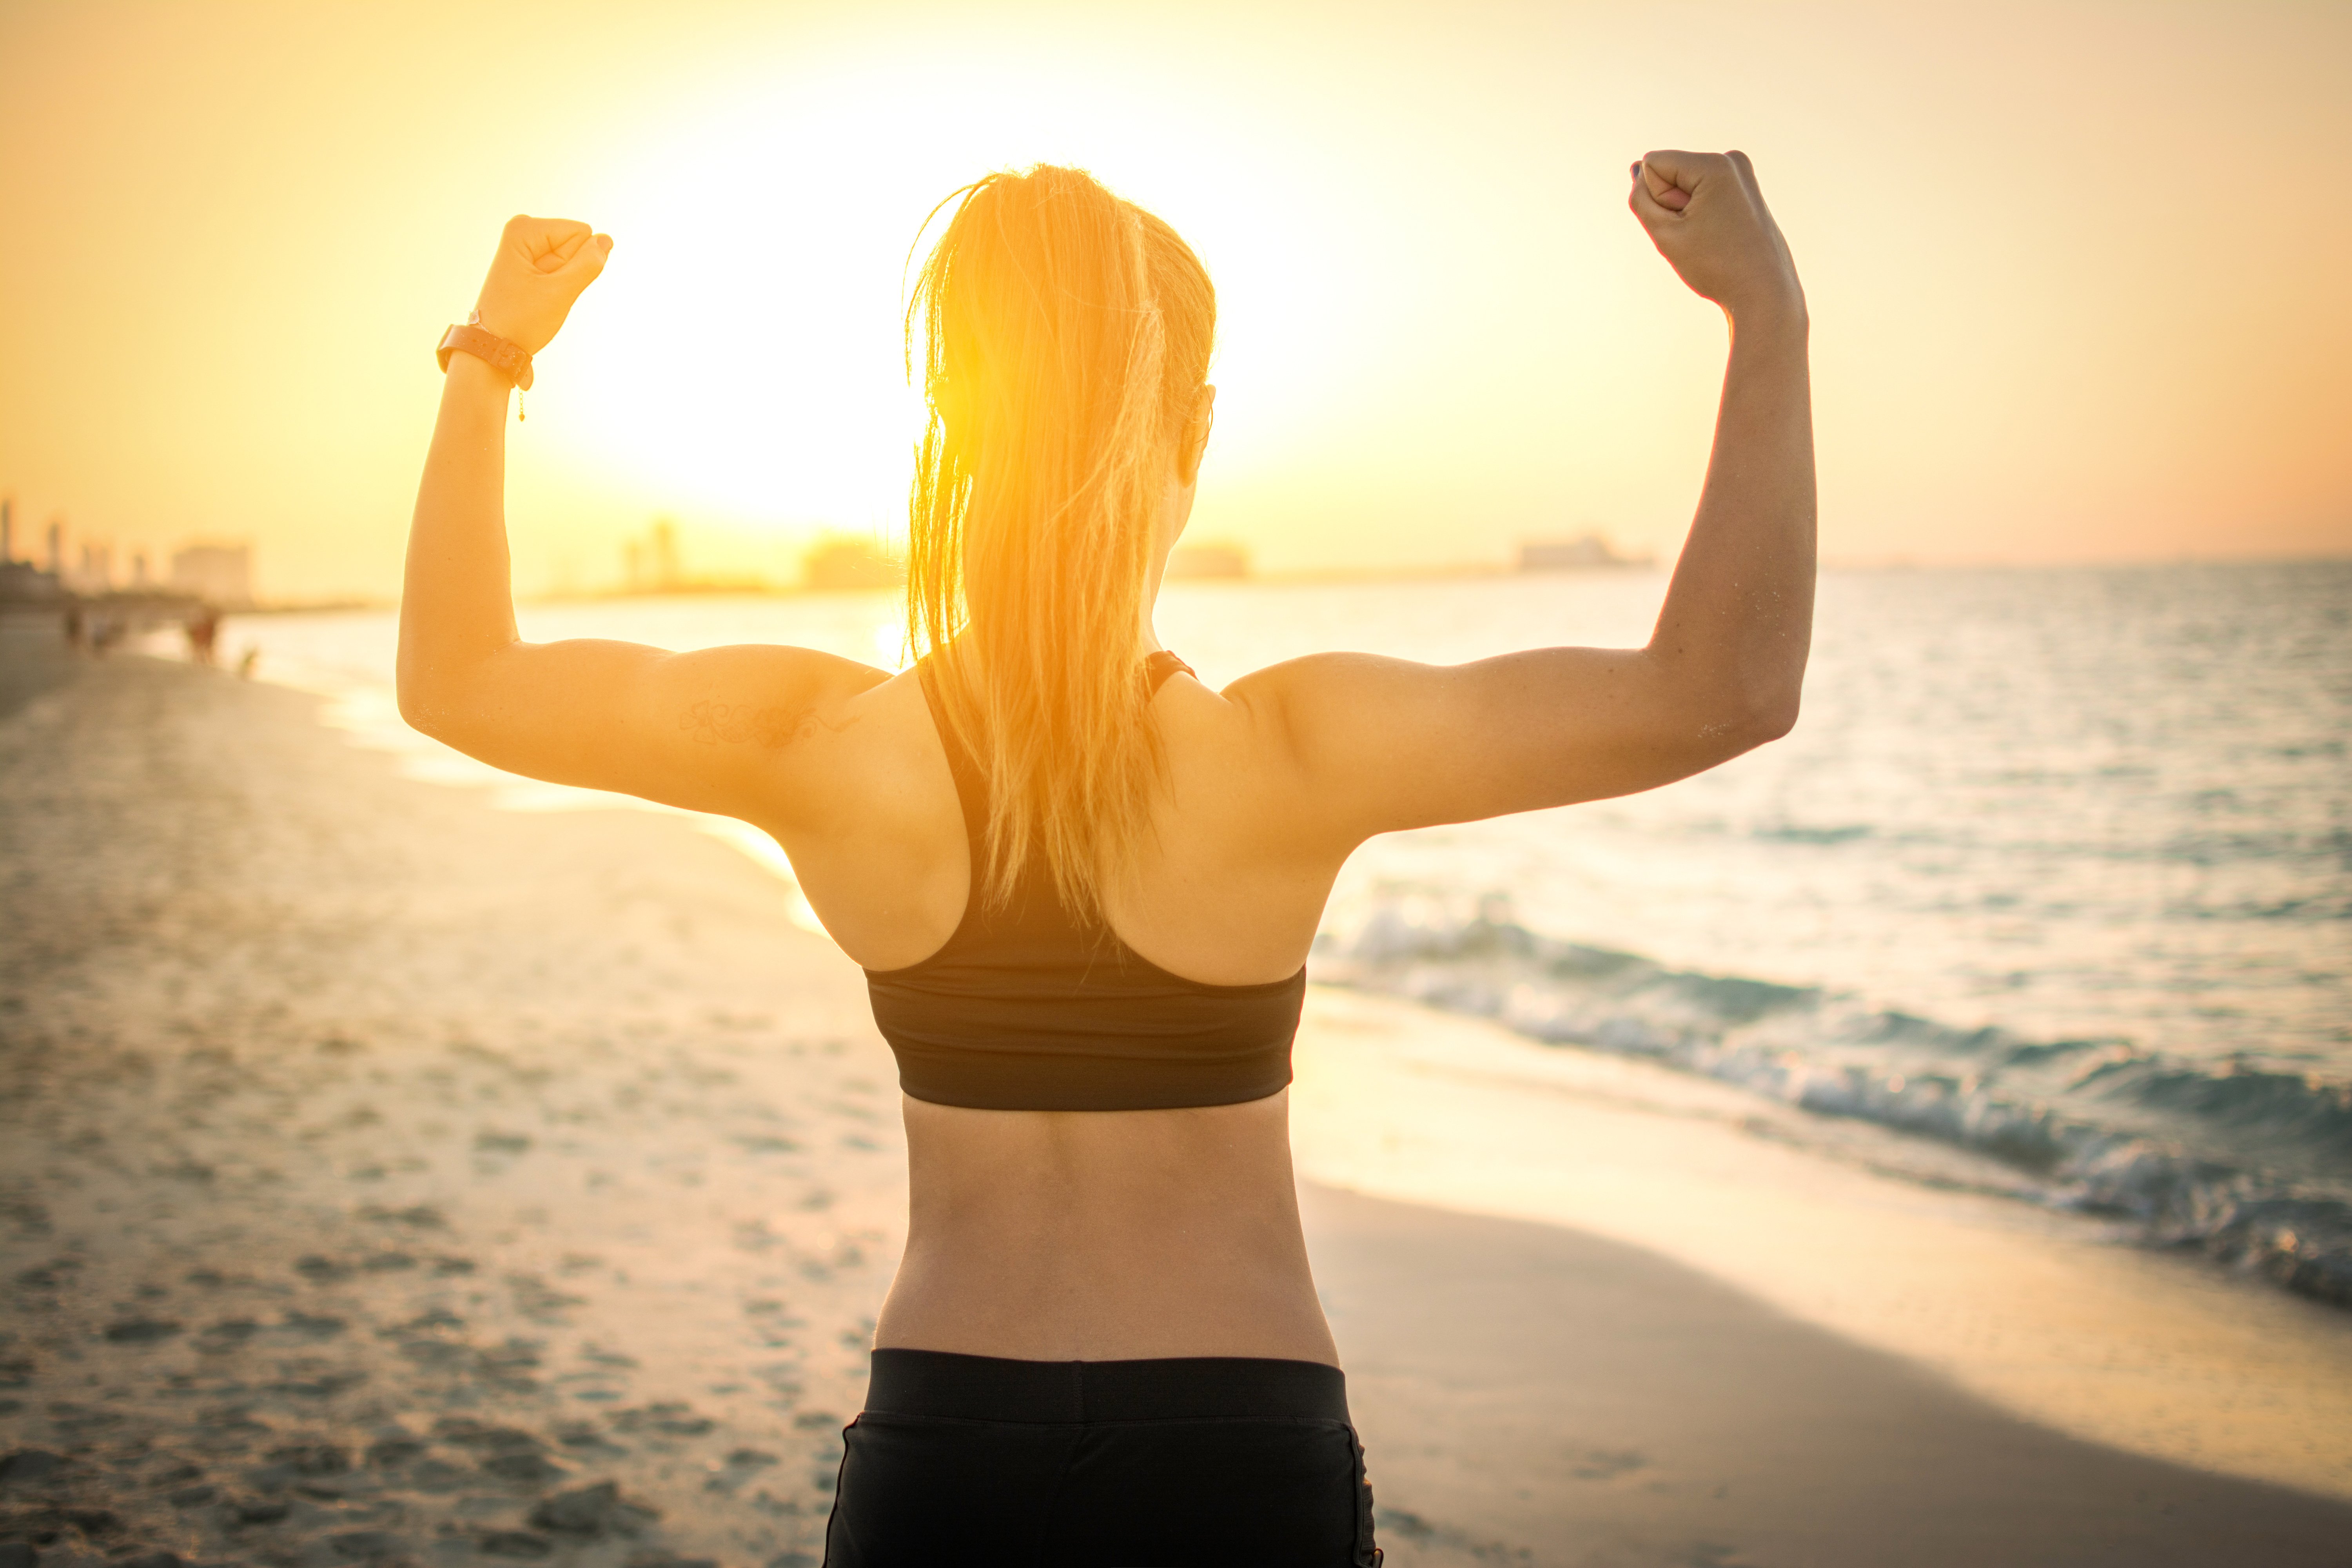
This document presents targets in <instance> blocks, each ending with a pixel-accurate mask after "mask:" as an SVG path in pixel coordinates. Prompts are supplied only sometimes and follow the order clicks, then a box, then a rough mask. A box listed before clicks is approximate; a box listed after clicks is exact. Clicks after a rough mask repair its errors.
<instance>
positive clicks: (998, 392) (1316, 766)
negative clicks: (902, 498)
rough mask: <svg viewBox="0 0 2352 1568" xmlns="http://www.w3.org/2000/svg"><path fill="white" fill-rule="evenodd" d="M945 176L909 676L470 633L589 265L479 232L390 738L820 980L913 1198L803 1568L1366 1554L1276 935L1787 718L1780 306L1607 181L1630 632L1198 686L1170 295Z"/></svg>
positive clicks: (1146, 232) (1289, 990) (428, 469)
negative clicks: (1638, 454) (588, 840)
mask: <svg viewBox="0 0 2352 1568" xmlns="http://www.w3.org/2000/svg"><path fill="white" fill-rule="evenodd" d="M959 195H961V198H962V199H961V205H960V206H958V208H957V209H956V211H955V213H954V215H953V216H952V218H951V220H950V223H949V224H948V226H947V229H946V231H945V234H944V236H943V237H942V238H941V239H940V243H939V246H938V247H937V248H936V249H935V250H934V251H933V252H932V254H931V256H930V258H929V262H928V263H927V265H926V266H925V268H924V269H923V271H922V274H921V276H920V279H919V286H918V288H917V290H916V293H915V302H914V309H913V310H911V311H910V312H909V330H910V335H919V341H920V345H921V352H922V359H923V365H924V374H925V386H926V390H927V393H928V395H929V407H930V424H929V430H928V432H927V434H926V435H925V437H924V439H923V443H922V447H921V449H920V456H919V462H918V468H917V475H916V479H915V486H914V500H913V509H912V531H911V555H910V562H909V573H908V617H909V625H910V627H911V630H912V634H913V638H914V642H915V646H916V647H918V648H919V649H921V650H923V651H924V653H925V656H926V657H924V658H923V659H922V660H921V661H920V662H919V664H918V665H917V666H916V668H911V669H908V670H906V671H903V672H901V673H899V674H897V675H891V674H889V673H887V672H886V671H884V670H880V669H874V668H867V667H866V666H864V665H861V664H856V663H853V662H851V661H849V660H846V659H842V658H834V657H832V656H831V655H828V654H822V653H814V652H811V651H809V650H806V649H803V648H793V647H726V648H715V649H711V650H709V651H707V652H700V653H688V654H668V653H664V652H662V651H660V650H658V649H655V648H649V647H635V646H631V645H627V644H621V643H605V642H565V643H555V644H551V645H547V646H535V645H532V644H528V643H524V642H521V641H520V640H519V639H518V638H517V637H516V633H515V623H514V617H513V612H512V607H511V603H510V599H509V589H508V577H507V555H506V542H505V533H504V523H503V519H502V489H503V476H502V471H501V465H502V443H503V428H504V419H505V409H506V402H507V393H508V390H509V384H510V382H511V381H512V380H514V379H518V378H520V380H521V381H522V383H523V384H525V385H528V384H529V380H528V377H529V362H528V360H527V358H525V357H523V356H524V355H525V354H527V353H529V352H535V351H537V350H538V349H540V348H541V347H543V346H544V345H545V344H546V343H547V342H548V341H549V340H550V339H551V338H552V337H553V336H554V335H555V333H556V331H557V329H558V328H560V327H561V326H562V323H563V320H564V317H565V315H566V313H567V312H568V311H569V310H570V309H571V306H572V301H573V300H575V299H576V298H577V297H578V296H579V294H580V291H581V290H582V289H584V288H586V287H587V286H588V284H589V283H590V282H592V281H593V279H595V278H596V276H597V275H598V273H599V272H600V271H601V270H602V269H603V267H604V259H605V257H606V255H607V253H608V252H609V250H610V248H611V243H612V242H611V241H610V240H609V239H607V238H605V237H604V236H601V235H593V234H591V232H590V231H589V230H588V229H587V228H586V227H585V226H582V225H579V224H572V223H561V222H551V221H545V220H539V219H532V218H517V219H515V220H514V221H513V222H512V223H510V224H509V225H508V226H507V229H506V234H505V237H504V240H503V242H502V244H501V246H500V248H499V255H498V258H497V259H496V260H495V261H494V262H493V263H492V264H491V267H490V271H489V276H488V280H487V281H486V282H485V283H484V285H483V287H482V292H481V296H480V303H479V308H478V311H477V314H476V318H475V326H474V328H473V329H472V330H471V331H470V332H468V331H466V330H461V329H452V331H451V337H450V339H449V340H446V341H445V346H444V350H443V357H444V361H445V365H446V370H447V373H448V375H447V385H446V389H445V391H444V393H443V396H442V403H441V414H440V421H439V424H438V425H437V426H436V429H435V433H434V437H433V447H432V452H431V455H430V457H429V458H428V459H427V461H426V466H425V479H424V484H423V488H422V489H421V491H420V493H419V495H418V498H417V504H416V517H415V528H414V531H413V532H412V534H411V538H410V544H409V555H408V582H407V593H406V597H405V598H404V601H403V604H402V612H401V647H400V697H401V709H402V711H403V713H404V714H405V715H406V717H407V719H408V721H410V722H411V723H412V724H414V725H415V726H416V727H417V728H418V729H420V730H423V731H425V732H427V733H429V734H433V735H436V736H438V737H440V738H441V739H443V740H445V741H446V742H449V743H451V744H452V745H455V746H457V747H458V748H459V749H460V750H463V751H465V752H470V753H471V754H473V755H474V756H477V757H479V758H481V759H483V760H484V761H487V762H489V763H494V764H496V765H498V766H499V767H502V768H506V769H509V770H511V771H513V772H516V773H527V774H530V775H531V776H533V777H536V778H542V779H551V780H556V781H559V782H562V783H566V784H583V785H586V786H589V787H592V788H598V789H611V790H624V791H627V792H629V793H632V794H635V795H644V796H646V797H647V798H650V799H653V800H659V801H666V802H668V803H670V804H673V805H681V806H687V807H690V808H693V809H695V810H699V811H711V812H721V813H725V814H728V815H730V816H738V817H741V818H743V819H745V820H746V821H750V822H752V823H755V824H757V825H758V826H761V827H762V828H764V829H766V830H767V831H769V832H770V833H772V834H773V835H774V836H775V837H776V838H777V839H778V840H779V841H780V842H781V843H782V845H783V847H784V848H785V849H786V850H787V851H788V852H789V854H790V855H791V857H792V861H793V868H794V869H795V872H796V874H797V875H798V876H799V878H800V880H801V884H802V887H803V889H804V890H805V892H806V894H807V897H808V899H809V901H810V902H811V903H812V904H813V905H814V907H815V909H816V910H817V912H818V914H819V915H820V916H822V917H823V919H824V924H825V927H826V929H827V930H828V931H831V932H832V933H833V935H834V937H835V939H836V940H837V941H838V942H840V944H841V946H842V948H843V949H844V950H845V952H848V953H849V954H850V956H851V957H853V958H855V959H856V961H857V962H858V963H861V964H863V965H864V966H865V967H866V973H867V977H868V983H869V985H870V988H871V992H872V996H873V1002H874V1010H875V1016H876V1020H877V1024H878V1025H879V1026H880V1027H881V1029H882V1032H883V1034H884V1035H885V1037H887V1039H888V1040H889V1042H890V1044H891V1046H892V1047H893V1048H894V1049H895V1050H896V1051H897V1053H898V1060H899V1068H900V1078H901V1084H902V1088H903V1089H904V1090H905V1116H906V1123H907V1144H908V1163H909V1166H910V1176H911V1186H910V1205H911V1214H910V1217H909V1223H908V1237H907V1251H906V1257H905V1259H904V1261H903V1262H902V1263H901V1265H900V1267H899V1270H898V1278H897V1279H896V1281H895V1282H894V1283H893V1284H892V1286H891V1289H890V1293H889V1297H888V1300H887V1302H886V1304H885V1305H884V1307H883V1310H882V1314H881V1318H880V1321H879V1325H878V1327H877V1330H876V1332H875V1351H874V1372H873V1383H872V1386H871V1389H870V1392H869V1394H868V1399H867V1404H866V1410H865V1412H864V1413H863V1414H861V1415H859V1416H858V1418H857V1419H856V1422H855V1423H853V1424H852V1426H850V1428H849V1429H848V1431H847V1433H846V1434H845V1458H844V1460H843V1464H842V1473H841V1482H840V1489H839V1492H838V1495H837V1498H836V1500H835V1510H834V1517H833V1522H832V1526H831V1530H830V1532H829V1537H828V1549H827V1551H828V1554H827V1562H828V1563H832V1564H834V1565H835V1568H853V1565H877V1564H878V1565H893V1564H916V1563H950V1562H952V1563H1000V1562H1001V1563H1051V1564H1071V1565H1077V1564H1113V1563H1116V1564H1145V1563H1150V1564H1177V1563H1182V1564H1196V1563H1197V1564H1220V1565H1228V1564H1241V1563H1248V1564H1258V1565H1267V1564H1299V1565H1302V1568H1304V1565H1316V1568H1323V1565H1330V1568H1338V1565H1339V1564H1345V1563H1377V1562H1378V1561H1379V1556H1380V1554H1379V1552H1378V1551H1377V1550H1376V1549H1375V1548H1374V1546H1373V1544H1372V1533H1371V1499H1370V1490H1369V1489H1368V1488H1367V1486H1366V1485H1365V1482H1364V1479H1363V1465H1362V1455H1361V1450H1360V1448H1359V1447H1358V1446H1357V1444H1356V1441H1355V1435H1354V1432H1353V1429H1352V1428H1351V1427H1350V1426H1349V1422H1348V1412H1347V1403H1346V1396H1345V1391H1344V1384H1343V1381H1342V1379H1341V1376H1340V1373H1339V1368H1338V1355H1337V1352H1336V1350H1335V1348H1334V1346H1333V1344H1332V1341H1331V1334H1330V1331H1329V1330H1328V1328H1327V1327H1326V1325H1325V1323H1324V1320H1323V1314H1322V1311H1321V1310H1320V1308H1319V1307H1318V1303H1317V1300H1316V1293H1315V1286H1314V1282H1313V1280H1312V1279H1310V1278H1309V1276H1308V1273H1307V1253H1306V1247H1305V1246H1304V1244H1303V1242H1302V1240H1301V1237H1300V1232H1299V1225H1298V1215H1297V1203H1296V1197H1295V1191H1294V1187H1293V1184H1292V1178H1291V1169H1290V1155H1289V1147H1288V1142H1287V1128H1286V1085H1287V1084H1288V1082H1289V1077H1290V1069H1289V1050H1290V1041H1291V1036H1292V1034H1293V1032H1294V1031H1295V1029H1296V1027H1297V1019H1298V1008H1299V1004H1300V998H1301V995H1302V994H1303V986H1304V982H1305V971H1304V968H1303V963H1304V960H1305V957H1306V954H1307V946H1308V943H1309V942H1311V941H1312V939H1313V937H1314V934H1315V931H1316V927H1317V924H1318V920H1319V919H1320V916H1321V913H1322V910H1323V904H1324V900H1325V899H1326V897H1327V896H1328V892H1329V890H1330V888H1331V884H1332V880H1333V878H1334V877H1335V876H1336V875H1337V873H1338V871H1339V867H1340V864H1341V863H1342V862H1343V861H1344V860H1346V859H1347V858H1348V856H1349V853H1350V852H1351V851H1352V850H1353V849H1354V848H1355V847H1356V846H1358V845H1359V844H1360V843H1362V842H1363V841H1364V840H1365V839H1366V838H1369V837H1371V836H1372V835H1374V834H1376V833H1387V832H1392V831H1395V830H1397V829H1400V828H1408V827H1418V826H1426V825H1429V824H1433V823H1445V822H1462V821H1467V820H1471V819H1474V818H1479V817H1486V816H1499V815H1502V814H1504V813H1507V812H1517V811H1534V810H1538V809H1541V808H1543V807H1546V806H1555V805H1567V804H1569V803H1570V802H1574V801H1582V800H1593V799H1597V798H1601V797H1603V796H1608V795H1624V794H1628V793H1630V792H1633V791H1636V790H1643V789H1649V788H1652V787H1654V786H1655V785H1658V784H1665V783H1667V782H1668V781H1670V780H1673V779H1678V778H1681V777H1684V776H1685V775H1686V774H1689V773H1696V772H1698V771H1699V770H1701V769H1704V768H1708V767H1712V766H1714V765H1715V764H1716V763H1720V762H1723V761H1724V760H1726V759H1727V758H1729V757H1732V756H1736V755H1738V753H1739V752H1744V751H1746V750H1748V748H1750V747H1752V746H1755V745H1758V744H1759V743H1761V742H1765V741H1769V740H1771V739H1773V738H1774V737H1776V736H1779V735H1780V734H1783V733H1785V732H1786V731H1788V729H1789V727H1790V725H1791V724H1792V723H1793V722H1794V721H1795V720H1796V715H1797V701H1798V689H1799V686H1800V684H1801V679H1802V677H1803V672H1804V665H1805V657H1806V647H1807V639H1808V637H1809V635H1810V626H1811V600H1812V578H1813V510H1814V508H1813V474H1812V447H1811V442H1812V437H1811V411H1810V404H1809V393H1808V384H1807V371H1806V331H1807V327H1806V312H1805V304H1804V297H1803V293H1802V290H1801V288H1800V287H1799V284H1798V281H1797V277H1796V272H1795V269H1794V268H1793V266H1792V265H1791V263H1790V257H1789V252H1788V249H1787V247H1786V246H1785V245H1784V244H1783V243H1782V242H1781V239H1780V234H1779V232H1778V230H1777V229H1776V228H1775V226H1774V225H1773V222H1772V219H1771V216H1770V215H1769V213H1768V211H1767V210H1766V208H1765V205H1764V202H1763V198H1762V195H1761V194H1760V192H1759V188H1758V186H1757V183H1756V176H1755V174H1754V171H1753V170H1752V169H1751V168H1750V166H1749V164H1748V160H1747V159H1746V158H1745V157H1743V156H1741V155H1740V154H1739V153H1731V154H1729V155H1728V156H1712V155H1699V154H1693V153H1652V154H1651V155H1650V156H1649V157H1647V158H1645V159H1643V161H1642V162H1641V163H1637V164H1635V165H1634V166H1633V191H1632V195H1631V202H1632V205H1633V213H1634V216H1636V217H1637V218H1639V219H1640V221H1641V222H1642V224H1643V226H1644V227H1645V228H1646V229H1647V230H1648V231H1649V233H1650V235H1651V237H1652V238H1653V239H1654V241H1655V242H1656V245H1657V247H1658V248H1659V250H1660V251H1661V252H1662V253H1664V256H1665V258H1666V259H1667V260H1668V261H1669V262H1671V263H1672V264H1673V265H1674V267H1675V269H1676V270H1677V271H1678V272H1679V273H1680V274H1681V275H1682V277H1683V279H1685V281H1686V282H1687V283H1688V284H1689V285H1690V287H1691V288H1692V289H1695V290H1696V292H1698V293H1699V294H1701V295H1703V296H1704V297H1706V298H1707V299H1709V300H1715V301H1717V303H1718V304H1719V305H1721V306H1722V308H1723V309H1724V310H1725V311H1726V312H1727V315H1728V316H1729V318H1730V321H1731V325H1732V347H1731V353H1730V363H1729V368H1728V371H1727V375H1726V378H1725V384H1724V393H1723V404H1722V410H1721V414H1720V419H1719V423H1718V426H1717V435H1716V444H1715V455H1714V459H1713V461H1712V463H1711V464H1710V466H1709V468H1708V472H1707V478H1706V488H1705V490H1704V492H1703V494H1702V496H1701V499H1700V502H1699V507H1698V512H1697V516H1696V521H1694V523H1693V525H1692V529H1691V533H1690V539H1689V542H1688V544H1687V545H1686V546H1685V550H1684V552H1683V555H1682V559H1681V561H1680V563H1678V565H1677V566H1676V568H1675V576H1674V582H1673V585H1672V588H1671V590H1670V591H1669V593H1668V595H1667V597H1666V601H1665V605H1664V610H1663V612H1662V614H1661V615H1660V617H1659V620H1658V624H1657V629H1656V631H1655V633H1654V636H1653V637H1652V638H1651V640H1650V642H1649V644H1648V645H1647V646H1646V647H1640V648H1633V649H1623V650H1599V649H1590V648H1542V649H1535V650H1530V651H1528V652H1525V653H1517V654H1512V655H1508V656H1506V657H1504V658H1492V659H1486V660H1482V661H1480V662H1478V663H1475V664H1469V665H1463V666H1459V667H1454V668H1435V667H1431V666H1425V665H1417V664H1412V663H1407V662H1404V661H1402V660H1398V659H1392V658H1374V657H1371V656H1369V655H1362V654H1339V653H1334V654H1323V655H1318V656H1316V657H1313V658H1302V659H1297V660H1294V661H1292V662H1290V663H1287V664H1282V665H1277V666H1276V667H1274V668H1270V669H1264V670H1260V671H1258V672H1257V673H1256V674H1254V675H1250V676H1248V677H1245V678H1244V679H1241V680H1238V681H1236V682H1234V684H1233V685H1232V686H1230V687H1228V688H1226V689H1224V690H1223V691H1213V690H1211V689H1209V688H1208V687H1206V686H1203V685H1202V684H1201V683H1200V682H1199V681H1197V680H1195V679H1192V677H1191V673H1190V671H1189V669H1187V668H1186V667H1185V666H1184V665H1183V664H1182V662H1181V660H1179V659H1177V658H1174V656H1173V655H1171V654H1170V653H1168V652H1167V651H1165V650H1163V649H1162V648H1161V647H1160V644H1159V641H1158V639H1157V637H1155V636H1154V635H1153V632H1152V623H1151V607H1152V603H1153V600H1154V598H1155V597H1156V595H1157V593H1158V590H1159V586H1160V573H1161V570H1162V567H1163V566H1164V564H1165V563H1166V560H1167V555H1168V552H1169V549H1170V547H1171V545H1172V544H1173V543H1174V542H1175V541H1176V539H1177V537H1178V535H1179V534H1181V532H1182V531H1183V529H1184V523H1185V520H1186V518H1187V516H1188V515H1189V514H1190V512H1191V510H1192V497H1193V487H1194V482H1195V480H1196V479H1197V477H1198V475H1199V472H1200V467H1201V459H1202V449H1203V447H1204V446H1205V444H1206V442H1207V440H1208V436H1209V426H1210V416H1211V409H1212V406H1213V399H1214V396H1215V389H1214V388H1213V387H1211V386H1209V385H1208V384H1206V382H1205V375H1206V371H1207V367H1208V362H1209V350H1210V342H1211V337H1212V332H1213V321H1214V296H1213V292H1212V290H1211V288H1210V285H1209V279H1208V277H1207V275H1206V273H1205V272H1203V271H1202V268H1201V265H1200V263H1199V261H1198V260H1196V259H1195V258H1194V257H1193V255H1192V252H1191V251H1190V250H1189V249H1188V248H1186V247H1185V245H1184V243H1183V241H1182V240H1181V239H1179V238H1178V237H1176V235H1175V233H1174V232H1173V231H1172V230H1171V229H1170V228H1169V227H1168V226H1166V225H1164V224H1162V223H1160V221H1159V220H1158V219H1156V218H1154V217H1152V216H1150V215H1149V214H1147V213H1144V212H1142V211H1140V210H1139V209H1138V208H1136V207H1135V206H1133V205H1129V204H1128V203H1125V202H1122V201H1119V200H1118V199H1117V198H1116V197H1114V196H1112V195H1110V194H1109V193H1108V192H1107V191H1105V190H1104V189H1103V188H1102V187H1101V186H1100V185H1098V184H1096V183H1095V182H1094V181H1093V180H1092V179H1090V178H1089V177H1087V175H1085V174H1080V173H1078V172H1076V171H1074V170H1068V169H1058V168H1050V167H1040V168H1037V169H1034V170H1031V171H1030V172H1028V173H1027V174H997V175H992V176H990V177H989V178H987V179H984V180H982V181H980V182H979V183H978V184H974V185H972V186H970V187H968V188H967V189H966V190H965V191H963V192H961V193H959Z"/></svg>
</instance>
